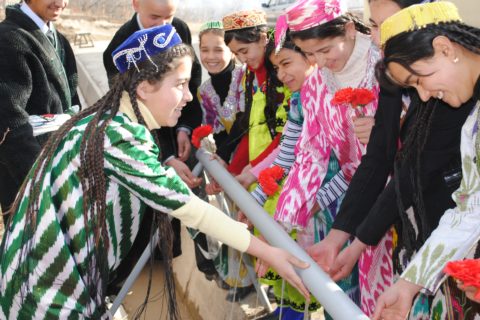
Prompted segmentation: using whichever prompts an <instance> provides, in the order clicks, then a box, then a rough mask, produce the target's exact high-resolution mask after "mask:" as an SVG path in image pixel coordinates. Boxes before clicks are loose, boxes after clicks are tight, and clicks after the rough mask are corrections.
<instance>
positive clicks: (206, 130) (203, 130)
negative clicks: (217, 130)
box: [192, 124, 213, 149]
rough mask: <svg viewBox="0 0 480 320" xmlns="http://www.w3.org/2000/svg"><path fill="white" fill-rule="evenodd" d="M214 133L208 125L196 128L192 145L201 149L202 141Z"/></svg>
mask: <svg viewBox="0 0 480 320" xmlns="http://www.w3.org/2000/svg"><path fill="white" fill-rule="evenodd" d="M212 132H213V129H212V126H210V125H208V124H206V125H203V126H200V127H197V128H195V129H194V130H193V133H192V144H193V145H194V146H195V148H197V149H198V148H200V145H201V142H202V139H203V138H205V137H207V136H208V135H209V134H210V133H212Z"/></svg>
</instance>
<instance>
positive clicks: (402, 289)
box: [372, 278, 421, 320]
mask: <svg viewBox="0 0 480 320" xmlns="http://www.w3.org/2000/svg"><path fill="white" fill-rule="evenodd" d="M420 289H421V287H420V286H418V285H416V284H414V283H411V282H408V281H406V280H404V279H402V278H400V279H398V281H397V282H396V283H395V284H394V285H392V286H391V287H390V288H388V289H387V290H386V291H385V292H384V293H382V295H381V296H380V297H379V298H378V300H377V305H376V307H375V312H374V314H373V317H372V319H373V320H381V319H388V320H404V319H406V318H407V316H408V313H409V312H410V309H411V308H412V303H413V298H414V297H415V295H416V294H417V293H418V292H419V291H420Z"/></svg>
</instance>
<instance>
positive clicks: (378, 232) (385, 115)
mask: <svg viewBox="0 0 480 320" xmlns="http://www.w3.org/2000/svg"><path fill="white" fill-rule="evenodd" d="M421 2H425V1H420V0H370V1H369V5H370V14H371V15H370V23H371V25H372V29H371V30H372V39H373V41H374V42H375V43H376V44H377V45H378V46H379V45H380V33H379V26H380V25H381V23H382V22H383V21H384V20H385V19H386V18H388V17H389V16H391V15H392V14H394V13H396V12H398V11H400V10H401V9H402V8H405V7H408V6H410V5H413V4H419V3H421ZM427 2H430V1H427ZM432 103H435V104H436V107H435V108H428V107H427V108H426V107H425V106H424V103H423V102H422V101H421V100H420V98H419V97H418V94H417V93H416V91H415V90H413V89H405V88H396V89H395V90H391V89H389V88H381V89H380V97H379V106H378V110H377V113H376V114H375V127H374V128H373V131H372V135H371V136H370V142H369V144H368V145H367V153H366V155H365V156H364V157H363V158H362V162H361V164H360V166H359V167H358V169H357V171H356V172H355V175H354V176H353V178H352V181H351V183H350V185H349V188H348V190H347V193H346V195H345V199H344V200H343V202H342V205H341V207H340V211H339V213H338V215H337V218H336V219H335V222H334V224H333V227H332V231H331V232H330V233H329V234H328V235H327V237H326V238H325V239H324V240H323V241H321V242H320V243H319V244H317V245H316V246H314V247H312V248H310V253H311V254H312V255H313V256H315V258H316V260H317V262H318V263H319V264H321V265H323V266H328V268H329V269H330V274H331V276H332V278H333V279H334V280H338V279H342V278H343V277H345V276H347V275H349V274H350V272H351V270H352V268H354V266H355V264H356V263H357V261H358V264H359V266H360V267H361V268H365V267H367V268H369V264H370V265H373V266H374V265H375V264H372V263H374V262H375V261H380V267H381V269H380V270H375V268H369V269H370V271H369V273H370V275H369V276H368V277H364V278H362V279H361V280H360V282H361V283H362V297H361V299H362V309H363V311H364V312H365V313H366V314H367V315H371V314H373V311H374V310H375V301H376V299H377V298H378V296H379V295H380V294H381V293H382V292H383V291H384V290H385V289H386V288H387V287H388V286H390V285H391V284H392V279H391V276H392V271H393V277H394V278H396V277H397V276H398V275H400V274H401V273H402V272H403V270H404V268H405V265H406V261H408V259H407V258H408V257H410V256H411V255H412V253H413V251H414V250H416V249H418V248H419V247H420V246H421V244H422V243H423V242H422V241H423V240H421V239H419V238H417V239H413V240H414V241H411V240H409V239H406V238H404V236H405V235H407V234H408V233H407V232H403V230H408V229H410V230H415V229H417V228H419V227H420V228H425V229H426V228H429V229H430V230H432V228H435V226H436V225H437V224H438V220H439V219H440V217H441V215H442V214H443V213H444V212H445V210H447V209H449V208H453V207H454V206H455V203H454V202H453V200H452V199H451V194H452V192H453V191H455V189H456V188H457V187H458V186H459V184H460V179H461V168H460V131H461V127H462V125H463V123H464V122H465V120H466V118H467V116H468V114H469V112H470V109H471V107H465V108H462V109H453V108H451V107H450V106H449V105H448V104H446V103H444V102H442V101H435V102H433V101H432ZM434 110H435V112H434V113H433V114H432V112H433V111H434ZM426 119H430V120H428V121H427V120H426ZM427 122H428V123H430V127H431V130H430V133H429V134H428V135H425V133H424V132H422V131H419V129H420V127H423V126H424V124H426V123H427ZM413 144H414V145H415V146H414V147H412V145H413ZM409 146H410V147H409ZM407 148H408V149H409V150H412V149H413V151H414V153H416V152H417V151H416V150H418V151H419V152H418V154H412V155H411V156H410V159H415V157H421V158H422V163H428V165H422V166H421V170H420V168H419V167H417V165H416V161H413V160H412V161H410V160H409V161H400V160H399V159H398V158H397V160H396V157H395V155H396V154H397V151H399V152H400V153H402V152H403V151H402V150H405V149H407ZM394 167H395V170H394ZM412 176H414V177H415V179H412ZM397 182H398V185H399V190H400V193H398V194H397V192H396V190H395V189H396V188H395V186H396V184H397ZM397 197H398V199H401V201H402V202H401V203H402V206H403V207H404V209H406V212H407V213H406V214H402V215H400V212H401V211H400V210H399V208H398V204H397ZM420 201H423V203H424V205H423V207H424V208H423V209H422V208H421V207H420V206H417V203H418V202H420ZM420 210H422V213H420V212H421V211H420ZM425 213H426V214H427V215H425ZM420 216H424V217H425V216H426V217H427V224H428V225H425V224H424V225H423V226H422V224H421V222H420V221H418V220H419V217H420ZM402 217H403V219H402ZM407 217H408V218H407ZM404 223H405V227H403V224H404ZM392 225H394V230H393V233H392V232H391V230H392ZM425 232H427V231H426V230H425ZM352 235H354V236H355V240H354V241H353V242H352V244H351V245H349V246H348V247H347V248H344V249H343V250H342V247H343V246H344V244H345V243H346V242H347V241H348V240H349V239H350V238H351V236H352ZM392 235H393V237H392ZM386 243H387V244H389V245H390V247H389V251H390V255H391V257H390V258H389V259H387V257H384V258H383V259H379V258H380V256H379V255H378V254H376V252H375V251H374V250H372V248H374V246H377V248H378V247H380V246H385V244H386ZM412 248H413V250H412ZM365 280H367V281H365ZM419 303H428V301H427V300H426V299H423V300H422V299H419ZM418 307H419V308H420V305H419V306H418Z"/></svg>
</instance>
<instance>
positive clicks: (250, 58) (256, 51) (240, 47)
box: [228, 34, 267, 70]
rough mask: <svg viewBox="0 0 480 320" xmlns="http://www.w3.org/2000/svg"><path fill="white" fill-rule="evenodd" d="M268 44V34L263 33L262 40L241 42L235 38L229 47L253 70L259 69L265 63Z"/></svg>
mask: <svg viewBox="0 0 480 320" xmlns="http://www.w3.org/2000/svg"><path fill="white" fill-rule="evenodd" d="M266 45H267V35H266V34H262V35H261V37H260V40H258V41H257V42H251V43H245V42H241V41H238V40H237V39H235V38H234V39H232V41H230V43H229V44H228V47H229V48H230V50H231V51H232V52H233V54H235V56H236V57H237V58H238V59H239V60H240V61H241V62H242V63H246V64H247V65H248V67H250V69H252V70H257V69H258V68H259V67H260V66H262V65H263V60H264V58H265V47H266Z"/></svg>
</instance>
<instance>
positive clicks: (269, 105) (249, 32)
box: [224, 25, 283, 138]
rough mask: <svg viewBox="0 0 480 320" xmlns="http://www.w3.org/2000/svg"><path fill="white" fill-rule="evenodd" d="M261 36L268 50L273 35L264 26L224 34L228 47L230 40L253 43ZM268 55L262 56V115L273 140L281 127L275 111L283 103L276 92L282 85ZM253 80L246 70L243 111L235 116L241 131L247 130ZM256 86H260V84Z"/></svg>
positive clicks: (251, 73) (253, 76) (249, 71)
mask: <svg viewBox="0 0 480 320" xmlns="http://www.w3.org/2000/svg"><path fill="white" fill-rule="evenodd" d="M263 34H266V35H267V37H268V39H269V41H268V43H267V48H266V49H265V50H268V47H269V46H273V42H274V41H273V37H271V36H270V34H272V35H273V33H272V32H269V29H268V27H267V26H266V25H259V26H255V27H251V28H245V29H239V30H228V31H226V32H225V37H224V39H225V43H226V44H227V45H228V44H229V43H230V42H231V41H232V40H234V39H235V40H237V41H239V42H242V43H254V42H259V41H260V40H261V37H262V35H263ZM268 57H269V55H268V54H265V55H264V65H265V69H266V71H267V77H266V83H265V86H266V93H265V96H266V105H265V109H264V115H265V119H266V124H267V126H268V129H269V132H270V135H271V137H272V138H273V137H274V136H275V135H276V128H277V126H278V125H283V123H280V122H279V121H280V120H279V119H277V116H276V114H277V109H278V107H279V106H280V105H281V104H282V102H283V96H282V95H281V94H279V93H278V92H277V88H278V87H282V86H283V84H282V82H281V81H280V80H278V78H277V76H276V72H275V70H274V68H273V65H272V63H271V62H270V59H268ZM254 80H255V73H254V72H253V71H251V70H249V69H248V68H247V71H246V73H245V111H244V112H243V113H242V114H240V115H237V117H239V120H238V124H239V126H240V128H241V130H242V131H248V129H249V118H250V111H251V109H252V102H253V82H254ZM258 85H261V84H260V83H259V84H258Z"/></svg>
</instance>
